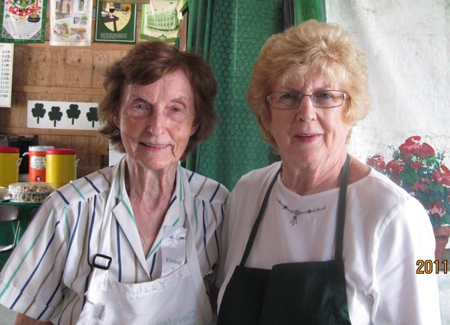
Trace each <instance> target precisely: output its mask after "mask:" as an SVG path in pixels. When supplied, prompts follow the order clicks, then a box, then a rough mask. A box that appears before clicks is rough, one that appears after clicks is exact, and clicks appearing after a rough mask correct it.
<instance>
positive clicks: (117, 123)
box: [113, 115, 120, 129]
mask: <svg viewBox="0 0 450 325" xmlns="http://www.w3.org/2000/svg"><path fill="white" fill-rule="evenodd" d="M113 122H114V124H115V125H116V126H117V128H118V129H120V119H119V116H117V115H115V116H114V117H113Z"/></svg>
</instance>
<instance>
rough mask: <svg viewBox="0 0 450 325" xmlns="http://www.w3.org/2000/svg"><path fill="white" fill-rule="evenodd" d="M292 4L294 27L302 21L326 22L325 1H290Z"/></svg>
mask: <svg viewBox="0 0 450 325" xmlns="http://www.w3.org/2000/svg"><path fill="white" fill-rule="evenodd" d="M292 1H293V3H294V21H295V25H298V24H300V23H301V22H302V21H305V20H309V19H315V20H318V21H323V22H325V21H326V11H325V0H292Z"/></svg>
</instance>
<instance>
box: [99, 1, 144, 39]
mask: <svg viewBox="0 0 450 325" xmlns="http://www.w3.org/2000/svg"><path fill="white" fill-rule="evenodd" d="M136 10H137V6H136V5H135V4H132V3H121V2H111V1H100V0H97V17H96V20H95V39H94V40H95V41H96V42H108V43H136Z"/></svg>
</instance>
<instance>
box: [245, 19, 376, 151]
mask: <svg viewBox="0 0 450 325" xmlns="http://www.w3.org/2000/svg"><path fill="white" fill-rule="evenodd" d="M312 73H319V74H320V75H322V76H324V77H325V78H327V79H329V81H330V82H331V84H332V85H333V84H336V85H338V84H339V85H340V87H341V88H342V89H341V90H343V91H345V92H346V93H347V94H349V95H350V98H349V100H348V101H347V102H348V103H347V105H346V107H345V109H344V112H343V119H344V121H345V122H346V123H348V124H350V125H355V124H356V122H358V121H360V120H362V119H363V118H364V117H366V115H367V113H368V112H369V109H370V105H371V103H370V95H369V86H368V73H367V66H366V64H365V61H364V54H363V53H362V52H361V51H359V50H358V49H357V47H356V46H355V44H354V43H353V41H352V39H351V36H350V34H349V33H348V32H347V31H345V30H344V29H343V28H341V27H340V26H338V25H335V24H329V23H321V22H318V21H316V20H308V21H305V22H303V23H301V24H299V25H298V26H294V27H291V28H289V29H287V30H286V31H284V32H283V33H280V34H276V35H273V36H271V37H270V38H269V39H268V40H267V41H266V43H265V44H264V45H263V47H262V48H261V52H260V54H259V57H258V59H257V61H256V63H255V65H254V67H253V71H252V76H251V80H250V85H249V88H248V92H247V101H248V104H249V106H250V108H251V109H252V111H253V113H254V114H255V115H256V118H257V119H258V123H259V126H260V128H261V132H262V133H263V135H264V138H265V140H266V141H267V142H268V143H269V144H270V145H271V146H272V147H274V148H275V149H276V148H277V145H276V143H275V140H274V139H273V137H272V135H270V134H269V132H268V131H267V130H266V128H265V127H264V125H263V123H262V121H263V120H264V121H266V122H270V119H271V116H270V109H269V105H268V103H267V101H266V98H267V96H268V95H270V94H271V93H272V92H273V90H274V87H275V86H276V85H277V84H278V83H283V82H284V81H286V80H287V79H288V78H289V77H292V76H293V75H296V74H299V75H302V76H304V75H308V74H312Z"/></svg>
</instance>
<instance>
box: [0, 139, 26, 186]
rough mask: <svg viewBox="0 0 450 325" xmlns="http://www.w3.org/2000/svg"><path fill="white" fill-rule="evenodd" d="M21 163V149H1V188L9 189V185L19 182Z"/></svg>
mask: <svg viewBox="0 0 450 325" xmlns="http://www.w3.org/2000/svg"><path fill="white" fill-rule="evenodd" d="M21 162H22V158H19V148H13V147H0V186H2V187H8V185H9V184H12V183H17V182H18V181H19V166H20V163H21Z"/></svg>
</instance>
